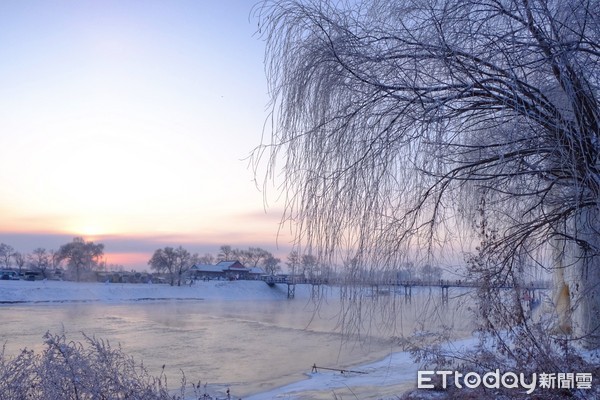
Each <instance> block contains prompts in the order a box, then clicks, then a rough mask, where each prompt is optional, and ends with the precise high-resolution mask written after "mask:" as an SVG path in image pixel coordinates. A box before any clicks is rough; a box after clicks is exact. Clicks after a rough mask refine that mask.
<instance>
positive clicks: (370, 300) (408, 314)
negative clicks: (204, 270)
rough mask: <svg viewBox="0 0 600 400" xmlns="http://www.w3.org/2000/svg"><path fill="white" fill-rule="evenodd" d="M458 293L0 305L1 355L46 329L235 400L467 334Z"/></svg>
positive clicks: (39, 344) (30, 344)
mask: <svg viewBox="0 0 600 400" xmlns="http://www.w3.org/2000/svg"><path fill="white" fill-rule="evenodd" d="M468 298H469V296H468V295H467V294H466V291H464V290H463V291H458V289H457V291H456V292H452V291H451V293H450V299H449V301H448V303H447V304H446V303H443V302H442V301H441V296H440V293H439V289H437V288H432V289H431V290H430V289H427V288H420V289H415V288H413V293H412V296H411V298H410V299H408V298H406V297H404V295H401V294H396V293H387V294H379V295H377V294H375V293H371V292H369V291H368V290H366V291H364V292H363V293H361V294H360V295H358V296H356V297H353V298H349V297H346V298H342V299H340V295H339V293H338V292H336V291H334V290H331V289H326V290H325V291H324V292H322V293H320V296H319V298H318V299H305V298H297V299H293V300H287V299H286V300H250V301H238V300H227V301H217V300H203V301H198V300H194V301H184V300H179V301H176V300H172V301H151V302H129V303H116V304H110V303H65V304H44V305H40V304H23V305H3V306H1V307H0V313H1V315H2V322H3V323H2V324H1V325H0V340H1V341H2V342H6V353H8V354H16V353H17V352H18V351H19V349H22V348H25V347H27V348H33V349H35V350H40V349H41V348H43V339H42V336H43V335H44V333H46V332H47V331H50V332H52V333H63V332H64V333H65V334H66V335H67V337H68V338H69V339H71V340H81V339H83V337H82V335H81V332H84V333H85V334H87V335H88V336H91V335H95V336H96V337H98V338H102V339H104V340H108V341H109V342H110V343H111V345H112V346H117V345H118V344H120V345H121V346H122V348H123V350H124V351H125V352H126V353H127V354H129V355H131V356H133V357H134V358H135V359H136V361H138V362H139V361H143V363H144V365H145V366H146V367H147V368H148V369H149V371H150V373H151V374H153V375H158V374H160V372H161V369H162V366H163V365H165V374H166V376H167V378H168V382H169V387H171V388H173V389H174V388H176V387H178V386H179V384H180V380H181V371H184V372H185V375H186V378H187V380H188V382H190V383H191V382H194V383H197V382H198V381H201V382H202V383H203V384H204V383H208V384H209V386H210V385H215V387H218V388H220V389H223V388H226V387H230V388H231V392H232V393H233V394H234V395H235V396H240V397H244V396H247V395H249V394H252V393H257V392H261V391H266V390H268V389H271V388H273V387H276V386H281V385H284V384H287V383H291V382H293V381H298V380H301V379H304V378H305V376H304V375H303V374H305V373H307V372H310V370H311V367H312V365H313V364H316V365H318V366H322V367H333V368H348V367H351V366H353V365H357V364H362V363H366V362H371V361H374V360H377V359H380V358H382V357H384V356H385V355H387V354H389V353H390V352H394V351H400V350H402V349H401V348H400V347H399V346H398V341H397V339H396V338H397V337H402V336H409V335H411V334H412V333H413V332H415V331H422V330H427V329H434V330H435V329H439V328H440V327H442V326H451V327H453V329H454V331H455V336H456V337H460V336H465V335H468V334H469V333H470V329H471V326H472V324H471V322H470V321H471V318H470V316H469V311H468V310H467V307H468V303H469V301H468V300H467V299H468Z"/></svg>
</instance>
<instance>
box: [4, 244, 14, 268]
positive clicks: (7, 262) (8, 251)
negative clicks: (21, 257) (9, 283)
mask: <svg viewBox="0 0 600 400" xmlns="http://www.w3.org/2000/svg"><path fill="white" fill-rule="evenodd" d="M14 253H15V249H14V248H13V247H12V246H10V245H8V244H5V243H0V265H1V266H2V268H6V269H8V268H10V267H11V265H12V258H13V254H14Z"/></svg>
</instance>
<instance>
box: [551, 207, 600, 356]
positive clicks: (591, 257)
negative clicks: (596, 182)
mask: <svg viewBox="0 0 600 400" xmlns="http://www.w3.org/2000/svg"><path fill="white" fill-rule="evenodd" d="M596 213H598V210H595V209H586V210H583V211H581V212H580V213H579V214H578V216H577V217H576V218H574V220H572V221H571V223H570V226H569V228H570V230H571V232H569V234H570V236H572V237H575V238H577V241H573V240H570V241H560V244H559V243H557V242H559V241H557V242H555V269H554V303H555V306H556V309H557V313H558V323H559V326H558V328H559V331H561V332H563V333H572V335H573V338H574V339H577V340H578V341H579V342H580V343H581V344H582V346H584V347H586V348H589V349H594V348H600V254H598V253H599V252H598V249H599V248H600V235H599V234H598V233H597V232H598V230H597V229H595V227H596V226H597V224H596V220H597V217H598V215H595V214H596Z"/></svg>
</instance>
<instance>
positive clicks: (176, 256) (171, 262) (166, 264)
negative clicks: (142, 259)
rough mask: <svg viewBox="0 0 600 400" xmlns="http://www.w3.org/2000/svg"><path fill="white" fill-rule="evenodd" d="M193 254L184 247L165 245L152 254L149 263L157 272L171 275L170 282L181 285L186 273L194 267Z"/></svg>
mask: <svg viewBox="0 0 600 400" xmlns="http://www.w3.org/2000/svg"><path fill="white" fill-rule="evenodd" d="M192 261H193V260H192V255H191V254H190V253H189V252H188V251H187V250H185V249H184V248H183V247H181V246H179V247H178V248H176V249H175V248H173V247H168V246H167V247H165V248H164V249H158V250H156V251H155V252H154V254H153V255H152V258H151V259H150V261H148V265H150V268H152V269H153V270H155V271H157V272H161V273H166V274H167V275H168V277H169V284H170V285H171V286H174V285H175V280H176V279H177V286H181V280H182V278H183V276H184V274H185V273H186V272H187V271H188V270H189V269H190V268H191V267H192V264H193V262H192Z"/></svg>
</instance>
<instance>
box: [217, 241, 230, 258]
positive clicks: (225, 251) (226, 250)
mask: <svg viewBox="0 0 600 400" xmlns="http://www.w3.org/2000/svg"><path fill="white" fill-rule="evenodd" d="M232 254H233V249H232V248H231V246H230V245H228V244H225V245H223V246H221V247H220V248H219V253H218V254H217V261H229V260H230V259H231V256H232Z"/></svg>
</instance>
